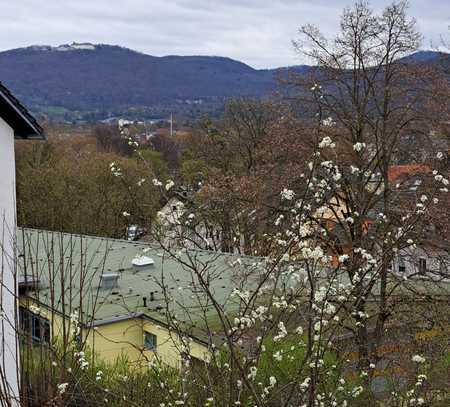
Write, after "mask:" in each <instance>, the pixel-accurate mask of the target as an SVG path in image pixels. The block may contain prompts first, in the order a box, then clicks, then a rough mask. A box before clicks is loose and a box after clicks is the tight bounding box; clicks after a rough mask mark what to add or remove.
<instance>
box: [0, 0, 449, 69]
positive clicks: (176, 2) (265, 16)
mask: <svg viewBox="0 0 450 407" xmlns="http://www.w3.org/2000/svg"><path fill="white" fill-rule="evenodd" d="M389 3H391V1H390V0H376V1H375V0H374V1H372V2H371V4H372V7H373V8H374V9H376V10H380V9H381V8H382V7H384V6H386V5H387V4H389ZM349 4H350V5H351V4H352V1H346V0H333V1H332V0H127V1H119V0H94V1H92V0H59V1H39V2H38V1H37V0H15V1H10V0H0V9H1V10H2V11H1V15H0V49H3V50H4V49H10V48H15V47H21V46H27V45H31V44H49V45H58V44H61V43H67V42H72V41H89V42H101V43H111V44H119V45H123V46H126V47H129V48H132V49H136V50H138V51H141V52H145V53H148V54H152V55H168V54H184V55H186V54H191V55H192V54H194V55H198V54H203V55H224V56H229V57H231V58H235V59H239V60H242V61H243V62H246V63H248V64H249V65H251V66H255V67H259V68H265V67H274V66H282V65H292V64H298V63H302V62H303V61H302V60H301V59H300V57H299V56H298V55H296V54H295V52H294V51H293V49H292V46H291V40H292V39H293V38H295V37H296V33H297V29H298V27H300V26H301V25H303V24H305V23H314V24H316V25H318V26H319V27H320V28H321V29H322V31H323V32H324V33H325V34H326V35H333V34H334V33H335V31H336V30H337V29H338V24H339V16H340V14H341V12H342V9H343V7H344V6H346V5H349ZM410 4H411V15H413V16H416V17H417V20H418V25H419V27H420V29H421V31H422V32H423V33H424V35H425V45H426V46H427V45H429V43H430V41H434V42H435V43H436V42H438V41H439V36H440V35H441V34H447V35H448V28H447V27H448V25H449V17H450V10H449V6H448V2H447V1H446V0H430V1H423V0H411V1H410Z"/></svg>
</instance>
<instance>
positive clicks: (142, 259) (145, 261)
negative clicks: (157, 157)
mask: <svg viewBox="0 0 450 407" xmlns="http://www.w3.org/2000/svg"><path fill="white" fill-rule="evenodd" d="M131 264H132V265H133V266H136V267H145V266H152V265H153V264H155V262H154V261H153V259H152V258H151V257H147V256H137V257H135V258H134V259H133V260H132V261H131Z"/></svg>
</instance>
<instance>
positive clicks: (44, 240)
mask: <svg viewBox="0 0 450 407" xmlns="http://www.w3.org/2000/svg"><path fill="white" fill-rule="evenodd" d="M18 238H19V240H20V242H19V248H20V250H19V259H20V262H19V266H20V270H21V280H20V288H21V291H20V293H21V297H20V307H21V315H22V317H23V318H22V328H23V330H24V334H25V335H24V336H25V338H28V339H29V340H34V341H37V342H42V341H49V340H51V339H53V338H55V339H56V338H63V337H64V335H68V333H69V332H71V331H73V328H74V327H73V326H72V327H71V326H70V325H71V321H72V323H73V321H74V315H75V316H76V317H75V319H78V320H79V328H80V332H79V333H78V335H77V338H73V339H74V340H75V339H76V340H77V341H83V342H84V341H85V342H86V344H87V346H88V348H89V349H90V350H92V351H93V352H94V353H95V354H96V355H97V356H98V357H100V358H101V359H103V360H106V361H109V362H113V361H115V360H116V359H117V358H118V357H120V356H121V355H124V356H126V357H127V358H128V359H129V360H130V362H132V363H133V364H135V365H137V366H146V365H147V363H148V362H149V361H151V360H155V359H158V360H160V361H161V362H163V363H165V364H167V365H169V366H172V367H179V366H180V364H181V362H182V360H183V357H184V356H185V354H186V352H189V354H190V355H191V357H193V358H194V360H203V361H207V360H208V358H209V355H210V349H211V345H212V344H213V343H214V344H220V343H222V342H221V341H222V336H221V334H220V332H221V329H220V325H219V324H218V319H217V315H216V313H215V310H214V307H213V306H212V304H211V302H210V301H209V298H208V296H207V295H205V291H204V290H203V289H202V287H201V285H200V282H199V279H198V278H197V277H196V276H195V273H193V272H192V271H193V268H196V269H198V270H201V273H202V279H203V281H204V282H205V284H207V286H208V288H209V290H211V292H212V293H213V295H214V297H215V299H216V301H217V302H218V304H220V305H221V306H223V307H224V309H226V310H227V312H229V313H233V310H234V309H235V307H236V306H237V303H236V302H235V301H236V298H234V297H233V295H232V292H233V290H234V288H235V287H239V286H240V283H241V282H242V278H243V276H244V275H245V276H247V277H246V278H247V280H246V281H247V283H249V280H248V272H249V268H251V267H253V263H254V262H255V261H256V260H255V258H247V260H246V258H242V257H239V259H240V260H238V258H237V257H236V256H233V255H229V254H224V253H216V252H210V251H203V250H190V249H189V250H182V251H180V250H179V249H176V252H175V253H176V254H173V255H171V254H169V253H168V252H167V251H166V252H165V251H163V250H162V249H161V247H160V246H157V245H155V246H150V245H149V244H148V243H143V242H130V241H126V240H111V239H105V238H100V237H89V236H78V235H70V234H62V233H56V232H49V231H42V230H31V229H22V230H21V232H20V233H19V237H18ZM175 255H176V256H177V257H178V260H177V259H175V258H174V257H173V256H175ZM246 262H248V264H247V263H246ZM175 316H176V320H177V321H178V323H177V329H174V326H173V325H172V324H171V323H170V322H171V321H172V322H173V318H175ZM30 321H31V322H30ZM206 322H207V323H208V326H209V330H206V329H205V325H206ZM211 329H216V330H217V333H216V334H215V335H211V332H210V330H211ZM182 338H187V341H188V343H189V346H188V349H187V348H186V346H182ZM69 339H70V338H69Z"/></svg>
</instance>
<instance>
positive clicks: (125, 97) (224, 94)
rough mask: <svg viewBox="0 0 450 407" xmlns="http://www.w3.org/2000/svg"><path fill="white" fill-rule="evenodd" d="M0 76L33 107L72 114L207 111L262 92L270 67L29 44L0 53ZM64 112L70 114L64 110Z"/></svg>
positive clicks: (270, 82) (269, 83) (268, 86)
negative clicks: (262, 67)
mask: <svg viewBox="0 0 450 407" xmlns="http://www.w3.org/2000/svg"><path fill="white" fill-rule="evenodd" d="M0 80H1V81H2V82H4V83H5V84H6V86H8V87H10V88H11V90H12V91H13V92H14V93H15V94H16V95H17V96H18V97H19V98H20V99H21V100H22V101H23V102H24V103H25V104H26V105H27V106H28V107H29V108H30V109H31V110H32V111H34V112H37V113H47V114H50V116H62V117H64V116H67V117H68V118H70V117H71V116H73V114H71V112H82V113H83V112H84V113H88V112H97V114H98V116H99V117H101V116H105V117H107V116H111V115H114V114H119V113H123V112H127V111H131V112H132V111H135V112H136V111H140V112H141V113H143V114H146V115H158V114H161V113H164V112H163V111H164V110H174V111H176V110H177V109H181V108H182V109H191V110H192V109H193V110H195V109H196V110H202V109H206V110H208V109H207V107H206V105H213V106H214V105H220V104H222V103H223V100H224V99H226V98H229V97H232V96H257V97H259V96H262V95H266V94H268V93H270V92H271V91H272V90H273V89H274V88H275V81H274V78H273V71H268V70H255V69H253V68H251V67H249V66H248V65H245V64H243V63H242V62H238V61H234V60H232V59H229V58H223V57H205V56H185V57H183V56H166V57H153V56H149V55H145V54H141V53H138V52H135V51H132V50H129V49H126V48H122V47H118V46H110V45H92V44H72V45H64V46H59V47H49V46H32V47H28V48H20V49H15V50H11V51H6V52H1V53H0ZM64 113H66V115H64Z"/></svg>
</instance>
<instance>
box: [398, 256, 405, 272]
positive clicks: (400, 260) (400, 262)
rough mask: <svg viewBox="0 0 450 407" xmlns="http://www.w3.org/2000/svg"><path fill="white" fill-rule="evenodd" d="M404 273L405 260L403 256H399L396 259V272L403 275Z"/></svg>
mask: <svg viewBox="0 0 450 407" xmlns="http://www.w3.org/2000/svg"><path fill="white" fill-rule="evenodd" d="M405 271H406V266H405V258H404V257H403V256H400V257H399V258H398V272H399V273H404V272H405Z"/></svg>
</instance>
